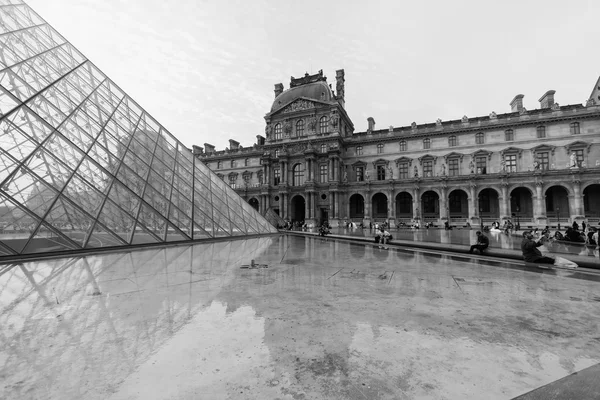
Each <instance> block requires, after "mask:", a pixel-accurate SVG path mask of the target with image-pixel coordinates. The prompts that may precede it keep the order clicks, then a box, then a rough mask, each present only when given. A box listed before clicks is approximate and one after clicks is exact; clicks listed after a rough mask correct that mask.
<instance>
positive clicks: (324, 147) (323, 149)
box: [321, 143, 327, 153]
mask: <svg viewBox="0 0 600 400" xmlns="http://www.w3.org/2000/svg"><path fill="white" fill-rule="evenodd" d="M321 153H327V145H326V144H325V143H323V144H322V145H321Z"/></svg>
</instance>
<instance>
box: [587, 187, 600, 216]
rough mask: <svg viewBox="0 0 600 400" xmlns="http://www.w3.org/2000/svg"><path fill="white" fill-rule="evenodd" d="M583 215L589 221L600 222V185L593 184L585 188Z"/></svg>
mask: <svg viewBox="0 0 600 400" xmlns="http://www.w3.org/2000/svg"><path fill="white" fill-rule="evenodd" d="M583 215H585V218H586V219H587V220H588V222H591V223H594V224H595V225H597V224H598V223H599V222H600V185H598V184H593V185H590V186H588V187H586V188H585V189H583Z"/></svg>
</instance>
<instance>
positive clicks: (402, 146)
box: [400, 140, 406, 151]
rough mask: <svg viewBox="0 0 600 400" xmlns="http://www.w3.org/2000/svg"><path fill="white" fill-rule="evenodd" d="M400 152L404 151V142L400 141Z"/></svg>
mask: <svg viewBox="0 0 600 400" xmlns="http://www.w3.org/2000/svg"><path fill="white" fill-rule="evenodd" d="M400 151H406V140H401V141H400Z"/></svg>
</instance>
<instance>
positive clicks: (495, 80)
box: [26, 0, 600, 150]
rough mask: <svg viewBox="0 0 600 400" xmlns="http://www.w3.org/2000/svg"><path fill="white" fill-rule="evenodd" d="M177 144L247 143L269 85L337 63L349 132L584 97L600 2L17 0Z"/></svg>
mask: <svg viewBox="0 0 600 400" xmlns="http://www.w3.org/2000/svg"><path fill="white" fill-rule="evenodd" d="M26 2H27V3H28V4H29V5H30V6H31V7H32V8H33V9H34V10H35V11H36V12H37V13H38V14H40V16H41V17H42V18H44V19H45V20H46V21H47V22H48V23H50V25H52V26H53V27H54V28H55V29H56V30H57V31H58V32H59V33H61V34H62V35H63V36H64V37H65V38H66V39H67V40H69V41H70V42H71V43H72V44H73V45H74V46H75V47H76V48H78V49H79V50H80V51H81V52H82V53H83V54H84V55H85V56H86V57H87V58H88V59H90V60H91V61H92V62H93V63H94V64H95V65H96V66H97V67H99V68H100V69H101V70H102V71H103V72H104V73H105V74H106V75H108V76H109V77H110V78H111V79H112V80H113V81H114V82H115V83H116V84H117V85H118V86H120V87H121V88H122V89H123V90H124V91H125V92H126V93H127V94H128V95H130V96H131V97H132V98H133V99H134V100H135V101H136V102H137V103H138V104H140V105H141V106H142V107H143V108H144V109H145V110H146V111H147V112H149V113H150V114H151V115H152V116H153V117H154V118H156V119H157V120H158V121H159V122H160V123H161V124H162V125H163V126H165V127H166V128H167V129H168V130H169V131H170V132H171V133H172V134H173V135H174V136H175V137H177V138H178V139H179V140H180V141H181V142H183V144H184V145H186V146H187V147H189V148H191V147H192V145H199V146H203V145H204V143H210V144H212V145H215V146H216V148H217V150H223V149H225V147H228V146H229V139H234V140H236V141H238V142H240V143H241V145H242V146H243V147H250V146H252V145H253V144H254V143H256V135H264V131H265V120H264V116H265V114H266V113H268V112H269V111H270V109H271V105H272V103H273V100H274V91H273V90H274V85H275V84H276V83H279V82H281V83H283V85H284V88H285V89H288V88H289V84H290V76H294V77H300V76H303V75H304V74H305V73H306V72H308V73H317V72H318V71H319V70H320V69H322V70H323V72H324V74H325V75H326V76H327V78H328V82H329V83H331V84H332V87H333V88H334V89H335V71H336V70H338V69H344V70H345V78H346V83H345V101H346V111H347V112H348V114H349V116H350V118H351V119H352V121H353V123H354V126H355V131H356V132H360V131H365V130H366V129H367V118H368V117H373V118H374V119H375V122H376V129H384V128H387V127H389V126H390V125H392V126H395V127H399V126H407V125H410V124H411V123H412V122H413V121H414V122H416V123H417V124H422V123H432V122H435V121H436V120H437V119H438V118H440V119H442V120H443V121H446V120H455V119H460V118H462V117H463V115H467V116H468V117H476V116H484V115H488V114H489V113H491V112H492V111H495V112H496V113H498V114H501V113H505V112H510V105H509V103H510V101H511V100H512V99H513V98H514V96H515V95H517V94H523V95H525V97H524V99H523V100H524V106H525V108H527V109H530V110H532V109H536V108H539V102H538V99H539V98H540V97H541V96H542V95H543V94H544V93H545V92H546V91H548V90H551V89H552V90H556V94H555V101H556V102H557V103H559V104H560V105H567V104H580V103H585V101H586V100H587V99H588V98H589V95H590V93H591V91H592V88H593V87H594V84H595V83H596V81H597V80H598V78H599V76H600V67H599V66H598V65H599V64H598V60H599V59H600V56H599V53H598V49H600V23H598V16H599V15H600V1H597V0H589V1H584V0H572V1H570V2H565V1H562V0H561V1H556V0H546V1H538V0H501V1H500V0H494V1H491V0H490V1H482V0H455V1H447V0H439V1H438V0H430V1H400V0H370V1H356V0H331V1H328V0H318V1H315V0H303V1H295V2H289V1H276V0H273V1H265V0H252V1H250V0H178V1H165V0H102V1H98V0H26Z"/></svg>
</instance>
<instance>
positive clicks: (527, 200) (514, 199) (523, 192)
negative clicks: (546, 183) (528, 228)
mask: <svg viewBox="0 0 600 400" xmlns="http://www.w3.org/2000/svg"><path fill="white" fill-rule="evenodd" d="M532 196H533V194H532V193H531V191H530V190H529V189H527V188H526V187H518V188H515V189H513V190H512V192H510V215H511V217H512V218H513V219H514V220H515V221H513V222H516V224H517V226H520V225H521V224H522V223H526V224H531V223H533V198H532Z"/></svg>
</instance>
